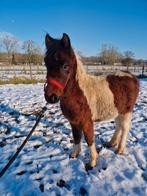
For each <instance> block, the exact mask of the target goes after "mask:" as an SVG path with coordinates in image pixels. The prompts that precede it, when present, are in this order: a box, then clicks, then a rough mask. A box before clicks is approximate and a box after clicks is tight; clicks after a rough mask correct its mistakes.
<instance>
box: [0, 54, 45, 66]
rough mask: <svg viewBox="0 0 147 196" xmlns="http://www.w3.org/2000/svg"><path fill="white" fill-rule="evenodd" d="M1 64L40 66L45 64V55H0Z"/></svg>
mask: <svg viewBox="0 0 147 196" xmlns="http://www.w3.org/2000/svg"><path fill="white" fill-rule="evenodd" d="M0 62H3V63H6V64H13V65H18V64H29V63H31V64H34V65H36V64H39V65H42V63H43V55H41V54H31V56H29V57H28V54H22V53H13V54H12V55H8V54H7V53H0Z"/></svg>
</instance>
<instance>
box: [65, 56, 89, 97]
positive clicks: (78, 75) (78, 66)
mask: <svg viewBox="0 0 147 196" xmlns="http://www.w3.org/2000/svg"><path fill="white" fill-rule="evenodd" d="M75 58H76V59H75V64H74V67H73V72H72V74H71V76H70V79H69V82H68V83H67V88H66V91H65V94H69V93H71V92H72V89H73V88H76V87H77V88H79V87H80V86H81V84H84V83H85V77H86V75H87V74H86V71H85V69H84V66H83V63H82V61H81V59H80V57H79V56H78V55H77V54H75Z"/></svg>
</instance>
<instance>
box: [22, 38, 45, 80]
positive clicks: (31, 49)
mask: <svg viewBox="0 0 147 196" xmlns="http://www.w3.org/2000/svg"><path fill="white" fill-rule="evenodd" d="M22 49H24V51H25V53H26V58H27V63H28V65H29V67H30V77H31V79H32V64H38V63H37V62H38V61H39V60H38V58H41V57H42V56H41V48H40V47H39V46H38V45H37V44H36V43H35V42H34V41H32V40H27V41H25V42H24V43H23V46H22ZM41 59H42V58H41Z"/></svg>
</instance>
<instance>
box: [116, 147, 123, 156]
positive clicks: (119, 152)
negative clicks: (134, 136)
mask: <svg viewBox="0 0 147 196" xmlns="http://www.w3.org/2000/svg"><path fill="white" fill-rule="evenodd" d="M124 153H125V149H121V148H118V149H117V150H116V151H115V154H118V155H123V154H124Z"/></svg>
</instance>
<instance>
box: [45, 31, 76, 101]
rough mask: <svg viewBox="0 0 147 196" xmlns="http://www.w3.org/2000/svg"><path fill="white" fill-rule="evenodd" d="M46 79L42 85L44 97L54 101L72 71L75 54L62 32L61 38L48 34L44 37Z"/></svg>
mask: <svg viewBox="0 0 147 196" xmlns="http://www.w3.org/2000/svg"><path fill="white" fill-rule="evenodd" d="M45 44H46V50H47V51H46V55H45V58H44V61H45V65H46V67H47V80H46V83H45V86H44V92H45V99H46V101H47V102H48V103H56V102H58V101H59V98H60V97H61V96H62V94H63V92H64V90H65V88H66V86H67V83H68V81H69V79H70V76H71V74H72V72H73V65H74V63H75V56H74V52H73V49H72V47H71V44H70V38H69V36H68V35H67V34H65V33H64V34H63V36H62V38H61V39H54V38H52V37H51V36H49V35H48V34H47V35H46V37H45Z"/></svg>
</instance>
